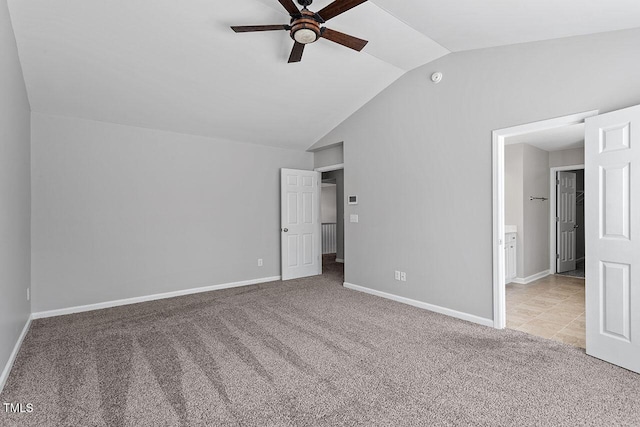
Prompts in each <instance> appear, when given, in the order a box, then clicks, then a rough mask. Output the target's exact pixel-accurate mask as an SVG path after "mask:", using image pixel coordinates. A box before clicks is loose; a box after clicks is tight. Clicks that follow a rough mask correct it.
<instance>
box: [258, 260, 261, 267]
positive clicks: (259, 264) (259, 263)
mask: <svg viewBox="0 0 640 427" xmlns="http://www.w3.org/2000/svg"><path fill="white" fill-rule="evenodd" d="M258 267H262V258H258Z"/></svg>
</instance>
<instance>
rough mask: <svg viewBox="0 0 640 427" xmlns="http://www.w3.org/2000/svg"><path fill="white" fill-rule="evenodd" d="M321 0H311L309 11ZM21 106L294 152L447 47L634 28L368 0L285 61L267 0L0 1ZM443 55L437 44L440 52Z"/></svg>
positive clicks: (487, 4)
mask: <svg viewBox="0 0 640 427" xmlns="http://www.w3.org/2000/svg"><path fill="white" fill-rule="evenodd" d="M330 2H331V1H330V0H316V1H315V2H314V4H313V5H312V7H311V9H312V10H320V9H321V8H322V7H324V6H325V5H327V4H329V3H330ZM9 8H10V12H11V17H12V22H13V26H14V31H15V33H16V39H17V42H18V49H19V54H20V60H21V63H22V68H23V72H24V75H25V81H26V84H27V91H28V93H29V100H30V102H31V107H32V110H33V111H37V112H42V113H49V114H58V115H65V116H73V117H81V118H87V119H93V120H100V121H107V122H114V123H121V124H129V125H134V126H142V127H150V128H157V129H164V130H169V131H175V132H183V133H190V134H197V135H204V136H211V137H217V138H224V139H229V140H235V141H243V142H253V143H259V144H265V145H272V146H279V147H284V148H294V149H306V148H307V147H309V146H310V145H312V144H313V143H314V142H315V141H317V140H318V139H319V138H321V137H322V136H323V135H325V134H326V133H327V132H329V131H330V130H331V129H333V127H335V126H336V125H338V124H339V123H340V122H341V121H343V120H344V119H346V118H347V117H348V116H349V115H350V114H352V113H353V112H354V111H356V110H357V109H358V108H360V107H361V106H362V105H364V104H365V103H366V102H367V101H368V100H370V99H371V98H373V97H374V96H375V95H377V94H378V93H379V92H381V91H382V90H383V89H384V88H386V87H387V86H388V85H390V84H391V83H393V82H394V81H395V80H396V79H398V78H399V77H400V76H401V75H403V74H404V73H405V72H407V71H409V70H411V69H413V68H416V67H418V66H420V65H423V64H426V63H428V62H431V61H433V60H434V59H436V58H439V57H441V56H443V55H446V54H447V53H448V52H449V50H451V51H457V50H466V49H474V48H479V47H487V46H495V45H501V44H512V43H519V42H525V41H532V40H542V39H549V38H556V37H564V36H571V35H577V34H586V33H592V32H600V31H612V30H617V29H624V28H629V27H634V26H638V25H639V23H640V2H638V1H637V0H582V1H578V0H563V1H557V0H555V1H550V0H542V1H535V2H532V1H528V0H527V1H524V0H511V1H505V0H484V1H482V2H480V1H477V0H457V1H450V2H436V1H433V0H421V1H417V2H399V1H397V0H373V1H369V2H367V3H365V4H362V5H360V6H358V7H357V8H355V9H353V10H351V11H348V12H346V13H345V14H343V15H341V16H339V17H336V18H335V19H333V20H331V21H329V22H328V23H327V26H328V27H330V28H333V29H336V30H338V31H342V32H346V33H349V34H352V35H354V36H356V37H360V38H364V39H367V40H369V44H368V45H367V46H366V47H365V49H364V50H363V51H362V52H361V53H357V52H355V51H352V50H350V49H347V48H344V47H342V46H339V45H337V44H334V43H332V42H329V41H327V40H320V41H318V42H317V43H314V44H313V45H310V46H307V48H306V49H305V53H304V57H303V60H302V62H301V63H298V64H288V63H287V59H288V56H289V52H290V50H291V47H292V44H293V42H292V40H291V39H290V38H289V36H288V34H287V32H285V31H276V32H261V33H245V34H236V33H234V32H233V31H231V29H229V26H230V25H254V24H256V25H257V24H278V23H283V24H284V23H287V21H288V15H287V14H286V12H285V10H284V9H283V8H282V6H281V5H280V4H279V3H278V2H277V0H242V1H239V0H181V1H170V0H135V1H124V0H114V1H108V2H106V1H99V0H28V1H27V0H9ZM447 49H449V50H447Z"/></svg>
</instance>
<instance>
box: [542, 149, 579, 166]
mask: <svg viewBox="0 0 640 427" xmlns="http://www.w3.org/2000/svg"><path fill="white" fill-rule="evenodd" d="M583 164H584V147H582V148H571V149H569V150H560V151H552V152H550V153H549V167H550V168H555V167H559V166H574V165H583Z"/></svg>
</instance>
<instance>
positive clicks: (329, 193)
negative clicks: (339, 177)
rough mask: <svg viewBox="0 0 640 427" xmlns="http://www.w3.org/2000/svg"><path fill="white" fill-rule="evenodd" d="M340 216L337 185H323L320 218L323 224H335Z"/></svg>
mask: <svg viewBox="0 0 640 427" xmlns="http://www.w3.org/2000/svg"><path fill="white" fill-rule="evenodd" d="M337 216H338V205H337V194H336V185H335V184H322V191H321V193H320V218H321V219H322V223H323V224H328V223H335V222H336V219H337Z"/></svg>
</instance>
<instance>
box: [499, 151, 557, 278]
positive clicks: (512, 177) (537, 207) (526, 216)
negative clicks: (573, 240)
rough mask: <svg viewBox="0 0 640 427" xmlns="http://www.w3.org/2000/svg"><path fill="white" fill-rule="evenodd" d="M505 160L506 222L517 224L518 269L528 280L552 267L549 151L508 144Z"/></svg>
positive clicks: (519, 276)
mask: <svg viewBox="0 0 640 427" xmlns="http://www.w3.org/2000/svg"><path fill="white" fill-rule="evenodd" d="M504 160H505V165H504V166H505V179H504V188H505V224H506V225H516V226H517V227H518V232H517V235H518V240H517V255H516V258H517V268H516V270H517V277H518V278H519V279H525V278H527V277H530V276H533V275H535V274H538V273H543V272H545V271H546V270H548V269H549V152H548V151H544V150H541V149H539V148H536V147H533V146H531V145H529V144H513V145H506V146H505V147H504ZM531 196H533V197H544V198H546V199H547V200H530V197H531Z"/></svg>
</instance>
